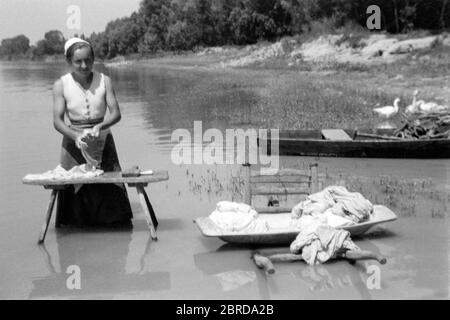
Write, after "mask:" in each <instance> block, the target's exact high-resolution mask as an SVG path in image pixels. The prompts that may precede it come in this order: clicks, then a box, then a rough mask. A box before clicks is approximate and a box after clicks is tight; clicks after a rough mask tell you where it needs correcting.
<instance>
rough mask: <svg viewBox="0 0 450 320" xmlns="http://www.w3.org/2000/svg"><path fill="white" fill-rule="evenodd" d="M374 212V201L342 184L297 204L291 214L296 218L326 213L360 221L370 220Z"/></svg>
mask: <svg viewBox="0 0 450 320" xmlns="http://www.w3.org/2000/svg"><path fill="white" fill-rule="evenodd" d="M372 212H373V205H372V203H371V202H370V201H369V200H367V199H366V198H364V197H363V196H362V195H361V194H360V193H358V192H349V191H348V190H347V189H346V188H345V187H342V186H330V187H327V188H325V189H324V190H322V191H320V192H317V193H314V194H311V195H309V196H308V199H307V200H305V201H302V202H300V203H299V204H297V205H296V206H295V207H294V208H293V209H292V212H291V216H292V218H294V219H295V218H299V217H301V216H303V215H318V214H323V213H326V214H327V215H328V216H329V217H330V216H331V214H333V215H336V216H340V217H342V218H345V219H347V220H349V221H353V222H355V223H359V222H363V221H365V220H368V219H369V217H370V214H371V213H372ZM334 220H336V219H334Z"/></svg>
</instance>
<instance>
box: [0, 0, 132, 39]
mask: <svg viewBox="0 0 450 320" xmlns="http://www.w3.org/2000/svg"><path fill="white" fill-rule="evenodd" d="M140 1H141V0H0V40H1V39H5V38H11V37H14V36H17V35H19V34H24V35H25V36H27V37H28V38H29V39H30V44H35V43H36V41H38V40H40V39H43V38H44V34H45V32H47V31H50V30H60V31H62V33H63V34H64V36H65V38H69V37H71V36H73V35H74V34H82V33H84V34H85V35H86V36H89V35H90V34H91V33H92V32H100V31H103V30H104V29H105V27H106V24H107V23H108V22H109V21H111V20H114V19H117V18H122V17H126V16H129V15H130V14H131V13H133V12H134V11H137V10H138V8H139V3H140ZM68 10H69V13H68ZM77 11H79V13H80V14H79V16H78V15H77ZM78 17H79V19H78ZM78 22H79V25H78Z"/></svg>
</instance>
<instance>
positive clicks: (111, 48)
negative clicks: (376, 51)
mask: <svg viewBox="0 0 450 320" xmlns="http://www.w3.org/2000/svg"><path fill="white" fill-rule="evenodd" d="M370 5H378V6H379V7H380V9H381V23H382V29H383V30H386V31H388V32H391V33H403V32H409V31H412V30H415V29H426V30H436V31H442V30H445V29H448V28H449V27H450V4H449V0H171V1H170V0H142V1H141V3H140V6H139V9H138V10H137V11H135V12H134V13H132V14H131V15H130V16H129V17H125V18H120V19H116V20H114V21H111V22H109V23H108V24H107V26H106V28H105V30H104V31H102V32H99V33H93V34H91V35H90V36H89V37H87V40H89V41H90V42H91V43H92V45H93V47H94V51H95V53H96V55H97V56H98V57H100V58H106V59H111V58H114V57H116V56H118V55H129V54H142V55H146V54H154V53H157V52H160V51H185V50H193V49H196V48H199V47H209V46H222V45H244V44H253V43H256V42H257V41H260V40H267V41H274V40H277V39H279V38H281V37H283V36H292V35H295V34H302V33H305V32H308V31H309V30H310V28H311V25H312V24H313V23H314V22H317V21H325V20H326V21H327V23H328V24H330V23H331V24H332V27H333V28H339V27H341V26H343V25H345V24H346V23H348V22H353V23H356V24H359V25H361V26H363V27H365V26H366V20H367V18H368V14H367V13H366V10H367V7H368V6H370ZM64 41H65V39H64V37H63V34H62V33H61V32H60V31H57V30H52V31H49V32H47V33H45V35H44V39H42V40H39V41H38V42H37V43H36V45H34V46H30V43H29V39H28V38H27V37H25V36H24V35H19V36H17V37H14V38H10V39H4V40H2V42H1V46H0V55H3V56H8V55H31V56H33V57H35V56H43V55H52V54H61V53H62V52H63V46H64Z"/></svg>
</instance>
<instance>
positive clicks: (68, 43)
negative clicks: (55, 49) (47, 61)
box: [64, 37, 91, 56]
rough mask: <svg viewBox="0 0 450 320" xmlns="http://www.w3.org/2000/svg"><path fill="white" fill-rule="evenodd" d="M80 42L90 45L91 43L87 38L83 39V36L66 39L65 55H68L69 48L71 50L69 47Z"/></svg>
mask: <svg viewBox="0 0 450 320" xmlns="http://www.w3.org/2000/svg"><path fill="white" fill-rule="evenodd" d="M78 42H81V43H86V44H87V45H89V46H90V45H91V44H90V43H89V42H87V41H86V40H83V39H81V38H77V37H74V38H70V39H69V40H67V41H66V44H65V45H64V55H65V56H67V50H69V48H70V47H71V46H72V45H73V44H75V43H78Z"/></svg>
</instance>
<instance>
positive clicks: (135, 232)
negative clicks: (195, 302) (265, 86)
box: [0, 62, 450, 299]
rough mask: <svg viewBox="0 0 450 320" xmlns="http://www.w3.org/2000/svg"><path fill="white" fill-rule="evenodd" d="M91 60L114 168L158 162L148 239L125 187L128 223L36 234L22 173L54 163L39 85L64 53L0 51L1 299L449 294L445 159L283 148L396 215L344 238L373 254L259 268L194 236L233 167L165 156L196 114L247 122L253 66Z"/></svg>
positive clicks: (35, 195) (37, 195)
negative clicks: (112, 116)
mask: <svg viewBox="0 0 450 320" xmlns="http://www.w3.org/2000/svg"><path fill="white" fill-rule="evenodd" d="M97 68H98V69H99V70H102V71H103V72H105V73H107V74H108V75H110V76H111V78H112V79H113V83H114V86H115V89H116V93H117V96H118V100H119V103H120V107H121V111H122V121H121V122H120V123H118V124H117V125H115V126H114V127H113V129H112V130H113V133H114V137H115V140H116V146H117V149H118V153H119V158H120V161H121V165H122V167H123V168H127V167H130V166H132V165H135V164H137V165H139V166H140V167H141V168H142V169H164V170H168V172H169V177H170V179H169V181H165V182H160V183H155V184H150V185H149V186H148V187H147V192H148V193H149V197H150V200H151V201H152V204H153V207H154V209H155V211H156V214H157V216H158V219H159V227H158V241H157V242H152V241H151V238H150V235H149V232H148V228H147V226H146V222H145V218H144V215H143V212H142V211H141V209H140V206H139V200H138V197H137V195H136V192H135V191H134V190H133V189H129V196H130V201H131V203H132V208H133V213H134V219H133V225H134V227H133V229H132V230H131V231H130V230H126V231H125V230H83V229H71V230H68V229H58V230H55V228H54V225H53V223H52V224H51V226H50V228H49V231H48V233H47V238H46V241H45V245H44V246H38V245H37V244H36V240H37V237H38V234H39V231H40V227H41V225H42V223H43V220H44V214H45V210H46V206H47V203H48V199H49V192H48V190H44V189H43V188H40V187H35V186H28V185H23V184H22V182H21V179H22V178H23V176H24V175H25V174H27V173H39V172H45V171H47V170H49V169H53V168H55V167H56V165H57V164H58V158H59V150H60V143H61V136H60V135H59V133H57V132H56V131H55V130H54V129H53V125H52V94H51V89H52V84H53V82H54V81H55V79H57V78H58V77H59V76H61V75H62V74H64V73H65V72H67V70H66V66H65V65H63V64H43V63H31V62H30V63H2V64H0V108H1V112H0V130H1V132H0V148H1V153H0V157H1V158H0V174H1V179H0V212H1V214H0V298H2V299H48V298H50V299H60V298H81V299H85V298H101V299H120V298H123V299H134V298H144V299H322V298H329V299H335V298H339V299H342V298H349V299H386V298H387V299H390V298H392V299H397V298H425V299H427V298H438V299H440V298H448V296H449V223H448V221H449V210H448V205H449V190H450V186H449V179H448V175H449V171H450V170H449V167H450V166H449V162H448V161H447V160H389V159H385V160H377V159H339V158H320V159H318V158H307V157H282V158H281V159H280V165H281V166H282V167H302V168H306V167H308V165H309V164H310V163H312V162H318V163H319V170H321V171H324V172H326V174H327V178H328V180H329V182H331V183H333V182H342V181H345V183H346V184H347V185H348V186H350V187H353V188H355V189H356V190H357V191H360V192H362V193H363V194H364V195H366V196H367V197H368V198H369V199H370V200H372V201H373V202H377V203H382V204H385V205H388V206H389V207H390V208H392V209H393V210H394V211H395V212H396V213H397V214H398V217H399V219H398V220H397V221H395V222H392V223H389V224H385V225H382V226H379V227H376V228H374V229H373V230H372V231H371V232H369V233H367V234H366V235H365V236H364V237H361V238H357V239H355V242H356V243H357V245H359V246H360V247H361V248H363V249H368V250H372V251H375V252H379V253H382V254H383V255H385V256H386V257H387V259H388V263H387V264H386V265H383V266H380V265H377V264H376V263H374V262H358V263H356V264H354V265H351V264H349V263H348V262H345V261H333V262H330V263H328V264H325V265H321V266H316V267H310V266H307V265H306V264H304V263H292V264H277V265H276V269H277V272H276V273H275V274H273V275H270V276H269V275H265V274H264V273H263V272H261V270H259V269H257V268H256V266H255V265H254V264H253V262H252V261H251V260H250V259H249V257H250V253H251V250H252V248H249V247H245V246H234V245H230V244H226V243H224V242H222V241H221V240H219V239H215V238H206V237H203V236H202V235H201V233H200V232H199V230H198V229H197V227H196V226H195V224H194V223H193V219H195V218H196V217H201V216H207V215H209V214H210V213H211V211H212V210H213V209H214V205H215V203H216V202H217V201H219V200H237V201H238V200H240V199H241V198H240V196H241V194H240V191H241V190H240V189H241V188H240V187H242V185H241V180H240V177H242V171H241V167H240V166H239V165H206V164H197V165H184V164H183V165H177V164H174V163H173V161H172V158H171V150H172V148H173V146H174V143H173V142H171V134H172V132H173V131H174V130H175V129H179V128H186V129H188V130H190V131H191V132H192V128H193V127H194V121H196V120H199V121H202V125H203V130H205V129H207V128H217V129H219V130H221V131H223V130H224V129H226V128H247V127H248V126H249V125H250V126H251V123H252V112H251V111H252V107H253V106H255V105H257V104H258V101H259V99H260V98H261V97H262V95H264V90H261V79H258V77H254V79H255V80H254V82H252V81H250V80H249V81H247V82H242V81H239V82H236V83H233V80H232V79H233V76H232V73H233V72H242V73H245V71H229V73H227V71H214V72H212V71H205V70H203V71H201V70H193V69H182V68H179V69H172V68H156V67H154V66H153V67H146V66H144V65H137V66H126V67H120V68H107V67H104V66H101V65H99V66H97ZM253 72H255V71H253ZM230 74H231V75H230ZM224 79H226V80H224ZM230 79H231V80H230ZM249 79H250V78H249ZM193 150H194V151H195V149H194V148H193ZM272 249H273V248H272ZM284 249H287V248H284ZM73 265H75V266H78V267H79V268H80V272H81V289H80V290H76V289H75V290H70V289H69V288H68V286H67V279H68V277H69V276H70V274H68V273H67V271H68V267H69V266H73ZM69 269H70V268H69ZM374 276H379V277H378V278H377V279H379V280H380V281H379V283H378V282H376V281H375V282H374V278H373V277H374ZM378 284H379V285H378Z"/></svg>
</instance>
